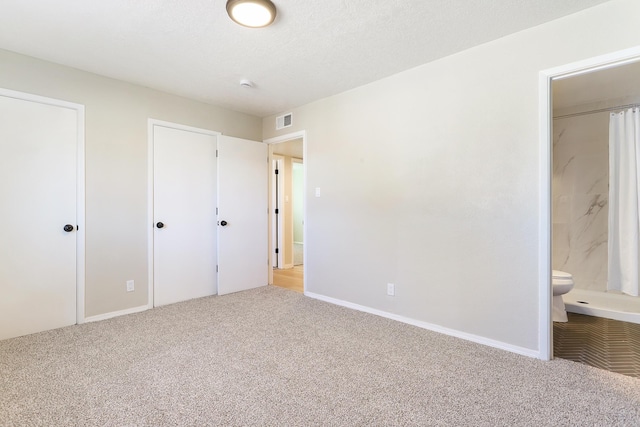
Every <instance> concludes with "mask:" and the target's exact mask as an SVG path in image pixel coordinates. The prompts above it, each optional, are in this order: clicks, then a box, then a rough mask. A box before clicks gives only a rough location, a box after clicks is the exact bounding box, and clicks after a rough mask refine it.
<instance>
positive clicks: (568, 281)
mask: <svg viewBox="0 0 640 427" xmlns="http://www.w3.org/2000/svg"><path fill="white" fill-rule="evenodd" d="M551 285H552V289H553V303H552V307H551V312H552V314H551V318H552V319H553V321H554V322H567V321H569V319H568V318H567V310H566V309H565V307H564V301H563V300H562V295H564V294H566V293H567V292H569V291H570V290H571V289H573V276H572V275H571V274H570V273H567V272H564V271H560V270H553V271H552V274H551Z"/></svg>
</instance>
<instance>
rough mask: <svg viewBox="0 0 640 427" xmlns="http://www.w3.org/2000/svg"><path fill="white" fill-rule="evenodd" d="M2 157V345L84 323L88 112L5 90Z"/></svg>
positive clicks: (0, 108) (0, 94)
mask: <svg viewBox="0 0 640 427" xmlns="http://www.w3.org/2000/svg"><path fill="white" fill-rule="evenodd" d="M0 152H1V155H0V170H1V171H2V174H3V179H2V180H1V181H0V202H1V203H2V206H3V208H2V209H0V221H2V224H3V227H2V230H0V339H5V338H11V337H16V336H21V335H26V334H30V333H35V332H40V331H45V330H49V329H55V328H59V327H63V326H69V325H73V324H75V323H82V322H83V320H84V107H83V106H81V105H77V104H72V103H67V102H64V101H58V100H53V99H49V98H44V97H39V96H35V95H29V94H22V93H18V92H13V91H8V90H0ZM65 225H69V227H68V230H69V231H65V230H64V227H65Z"/></svg>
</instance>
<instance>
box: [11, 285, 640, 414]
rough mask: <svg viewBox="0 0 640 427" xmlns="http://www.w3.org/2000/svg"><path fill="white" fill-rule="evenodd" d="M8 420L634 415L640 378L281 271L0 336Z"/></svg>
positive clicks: (639, 405)
mask: <svg viewBox="0 0 640 427" xmlns="http://www.w3.org/2000/svg"><path fill="white" fill-rule="evenodd" d="M0 425H1V426H209V425H225V426H248V425H269V426H307V425H325V426H343V425H344V426H390V425H420V426H566V425H575V426H637V425H640V380H639V379H636V378H631V377H626V376H623V375H619V374H614V373H610V372H606V371H603V370H599V369H596V368H592V367H589V366H585V365H582V364H579V363H575V362H570V361H566V360H559V359H558V360H554V361H552V362H542V361H539V360H535V359H531V358H527V357H524V356H519V355H515V354H512V353H508V352H504V351H500V350H496V349H493V348H489V347H485V346H482V345H478V344H474V343H470V342H467V341H463V340H460V339H456V338H452V337H448V336H444V335H440V334H436V333H433V332H430V331H425V330H422V329H419V328H416V327H412V326H409V325H405V324H402V323H398V322H394V321H391V320H388V319H384V318H380V317H376V316H373V315H369V314H364V313H360V312H355V311H351V310H348V309H346V308H342V307H338V306H333V305H330V304H327V303H324V302H320V301H316V300H312V299H309V298H306V297H304V296H302V295H301V294H299V293H296V292H291V291H288V290H284V289H279V288H275V287H268V288H261V289H258V290H253V291H246V292H241V293H238V294H232V295H227V296H223V297H210V298H202V299H198V300H193V301H188V302H185V303H180V304H174V305H171V306H167V307H162V308H158V309H154V310H150V311H147V312H143V313H138V314H133V315H129V316H124V317H120V318H115V319H111V320H106V321H103V322H97V323H90V324H85V325H80V326H73V327H68V328H63V329H58V330H55V331H50V332H44V333H40V334H35V335H31V336H27V337H21V338H15V339H11V340H6V341H1V342H0Z"/></svg>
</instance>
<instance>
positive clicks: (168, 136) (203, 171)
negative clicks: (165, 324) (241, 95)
mask: <svg viewBox="0 0 640 427" xmlns="http://www.w3.org/2000/svg"><path fill="white" fill-rule="evenodd" d="M203 132H206V131H203ZM153 155H154V166H153V188H154V196H153V203H154V206H153V213H154V215H153V216H154V222H153V230H154V236H153V237H154V245H153V248H154V251H153V256H154V259H153V266H154V272H153V283H154V289H153V304H154V306H159V305H164V304H171V303H174V302H178V301H184V300H188V299H192V298H199V297H204V296H207V295H213V294H215V293H216V206H215V203H216V136H215V135H214V134H207V133H201V132H198V131H197V130H184V129H175V128H169V127H165V126H160V125H154V126H153Z"/></svg>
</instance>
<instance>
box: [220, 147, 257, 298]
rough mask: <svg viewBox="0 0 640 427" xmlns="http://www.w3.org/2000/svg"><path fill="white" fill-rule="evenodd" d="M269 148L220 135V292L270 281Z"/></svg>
mask: <svg viewBox="0 0 640 427" xmlns="http://www.w3.org/2000/svg"><path fill="white" fill-rule="evenodd" d="M267 151H268V150H267V145H266V144H263V143H260V142H256V141H249V140H246V139H240V138H233V137H229V136H219V137H218V221H219V223H220V225H219V226H218V294H219V295H224V294H228V293H231V292H237V291H242V290H246V289H252V288H256V287H259V286H265V285H267V282H268V270H269V268H268V267H269V263H268V252H269V247H268V240H267V239H268V226H269V223H268V212H267V206H268V203H267V199H268V184H267V183H268V173H269V167H268V166H269V163H268V154H267ZM223 221H225V222H226V225H222V224H223Z"/></svg>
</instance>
